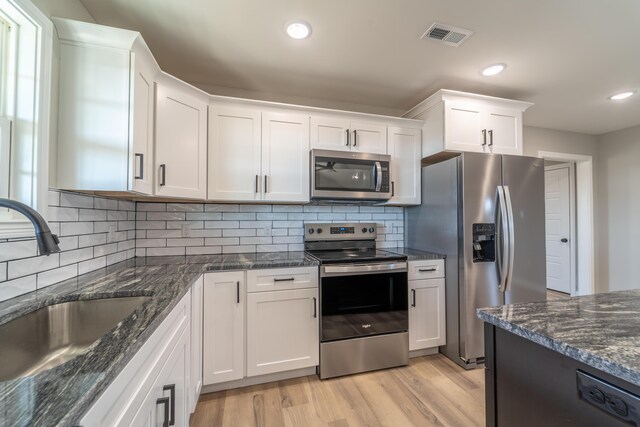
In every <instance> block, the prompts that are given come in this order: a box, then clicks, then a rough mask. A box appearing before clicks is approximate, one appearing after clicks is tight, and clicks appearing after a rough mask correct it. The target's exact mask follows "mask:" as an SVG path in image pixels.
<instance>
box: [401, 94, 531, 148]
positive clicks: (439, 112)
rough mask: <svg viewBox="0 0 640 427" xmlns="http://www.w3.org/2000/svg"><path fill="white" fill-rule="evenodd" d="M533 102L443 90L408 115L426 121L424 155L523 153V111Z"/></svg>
mask: <svg viewBox="0 0 640 427" xmlns="http://www.w3.org/2000/svg"><path fill="white" fill-rule="evenodd" d="M531 105H533V104H531V103H528V102H521V101H514V100H510V99H502V98H494V97H490V96H483V95H476V94H470V93H463V92H455V91H451V90H446V89H443V90H440V91H438V92H436V93H435V94H434V95H432V96H431V97H429V98H427V99H426V100H424V101H423V102H421V103H420V104H418V105H417V106H416V107H414V108H413V109H412V110H411V111H409V112H408V113H407V114H405V117H410V118H414V119H420V120H424V121H425V123H424V126H423V128H422V156H423V157H430V156H436V155H437V157H436V158H442V156H443V154H445V153H447V152H449V153H458V152H464V151H472V152H479V153H495V154H513V155H522V153H523V144H522V113H523V112H524V111H525V110H526V109H527V108H529V107H530V106H531Z"/></svg>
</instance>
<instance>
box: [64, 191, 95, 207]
mask: <svg viewBox="0 0 640 427" xmlns="http://www.w3.org/2000/svg"><path fill="white" fill-rule="evenodd" d="M93 199H94V198H93V197H91V196H84V195H82V194H74V193H60V206H70V207H73V208H89V209H93Z"/></svg>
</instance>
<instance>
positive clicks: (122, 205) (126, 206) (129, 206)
mask: <svg viewBox="0 0 640 427" xmlns="http://www.w3.org/2000/svg"><path fill="white" fill-rule="evenodd" d="M118 210H121V211H135V210H136V204H135V202H130V201H128V200H118Z"/></svg>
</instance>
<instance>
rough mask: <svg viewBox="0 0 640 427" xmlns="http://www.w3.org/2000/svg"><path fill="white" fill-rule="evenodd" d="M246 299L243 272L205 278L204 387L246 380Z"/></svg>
mask: <svg viewBox="0 0 640 427" xmlns="http://www.w3.org/2000/svg"><path fill="white" fill-rule="evenodd" d="M245 296H246V292H245V280H244V271H230V272H221V273H206V274H205V275H204V299H203V301H204V306H203V307H204V308H203V314H204V316H203V320H204V324H203V329H202V330H203V346H202V347H203V350H204V353H203V372H202V374H203V384H204V385H210V384H216V383H221V382H226V381H233V380H239V379H241V378H243V377H244V373H245V371H244V365H245V363H244V360H245V359H244V325H245V323H244V320H245V314H244V310H245Z"/></svg>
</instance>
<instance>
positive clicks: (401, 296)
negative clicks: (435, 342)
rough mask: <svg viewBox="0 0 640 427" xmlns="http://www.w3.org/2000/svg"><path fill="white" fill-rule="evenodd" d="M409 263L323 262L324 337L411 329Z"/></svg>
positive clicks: (322, 308)
mask: <svg viewBox="0 0 640 427" xmlns="http://www.w3.org/2000/svg"><path fill="white" fill-rule="evenodd" d="M406 265H407V264H406V262H397V261H396V262H394V263H380V264H367V265H357V264H355V265H351V264H349V265H347V264H335V265H326V266H322V271H321V283H320V292H321V298H320V325H321V326H320V341H321V342H330V341H337V340H343V339H348V338H357V337H366V336H371V335H382V334H390V333H395V332H406V331H408V328H409V314H408V290H407V286H408V284H407V268H406ZM354 270H359V271H354Z"/></svg>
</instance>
